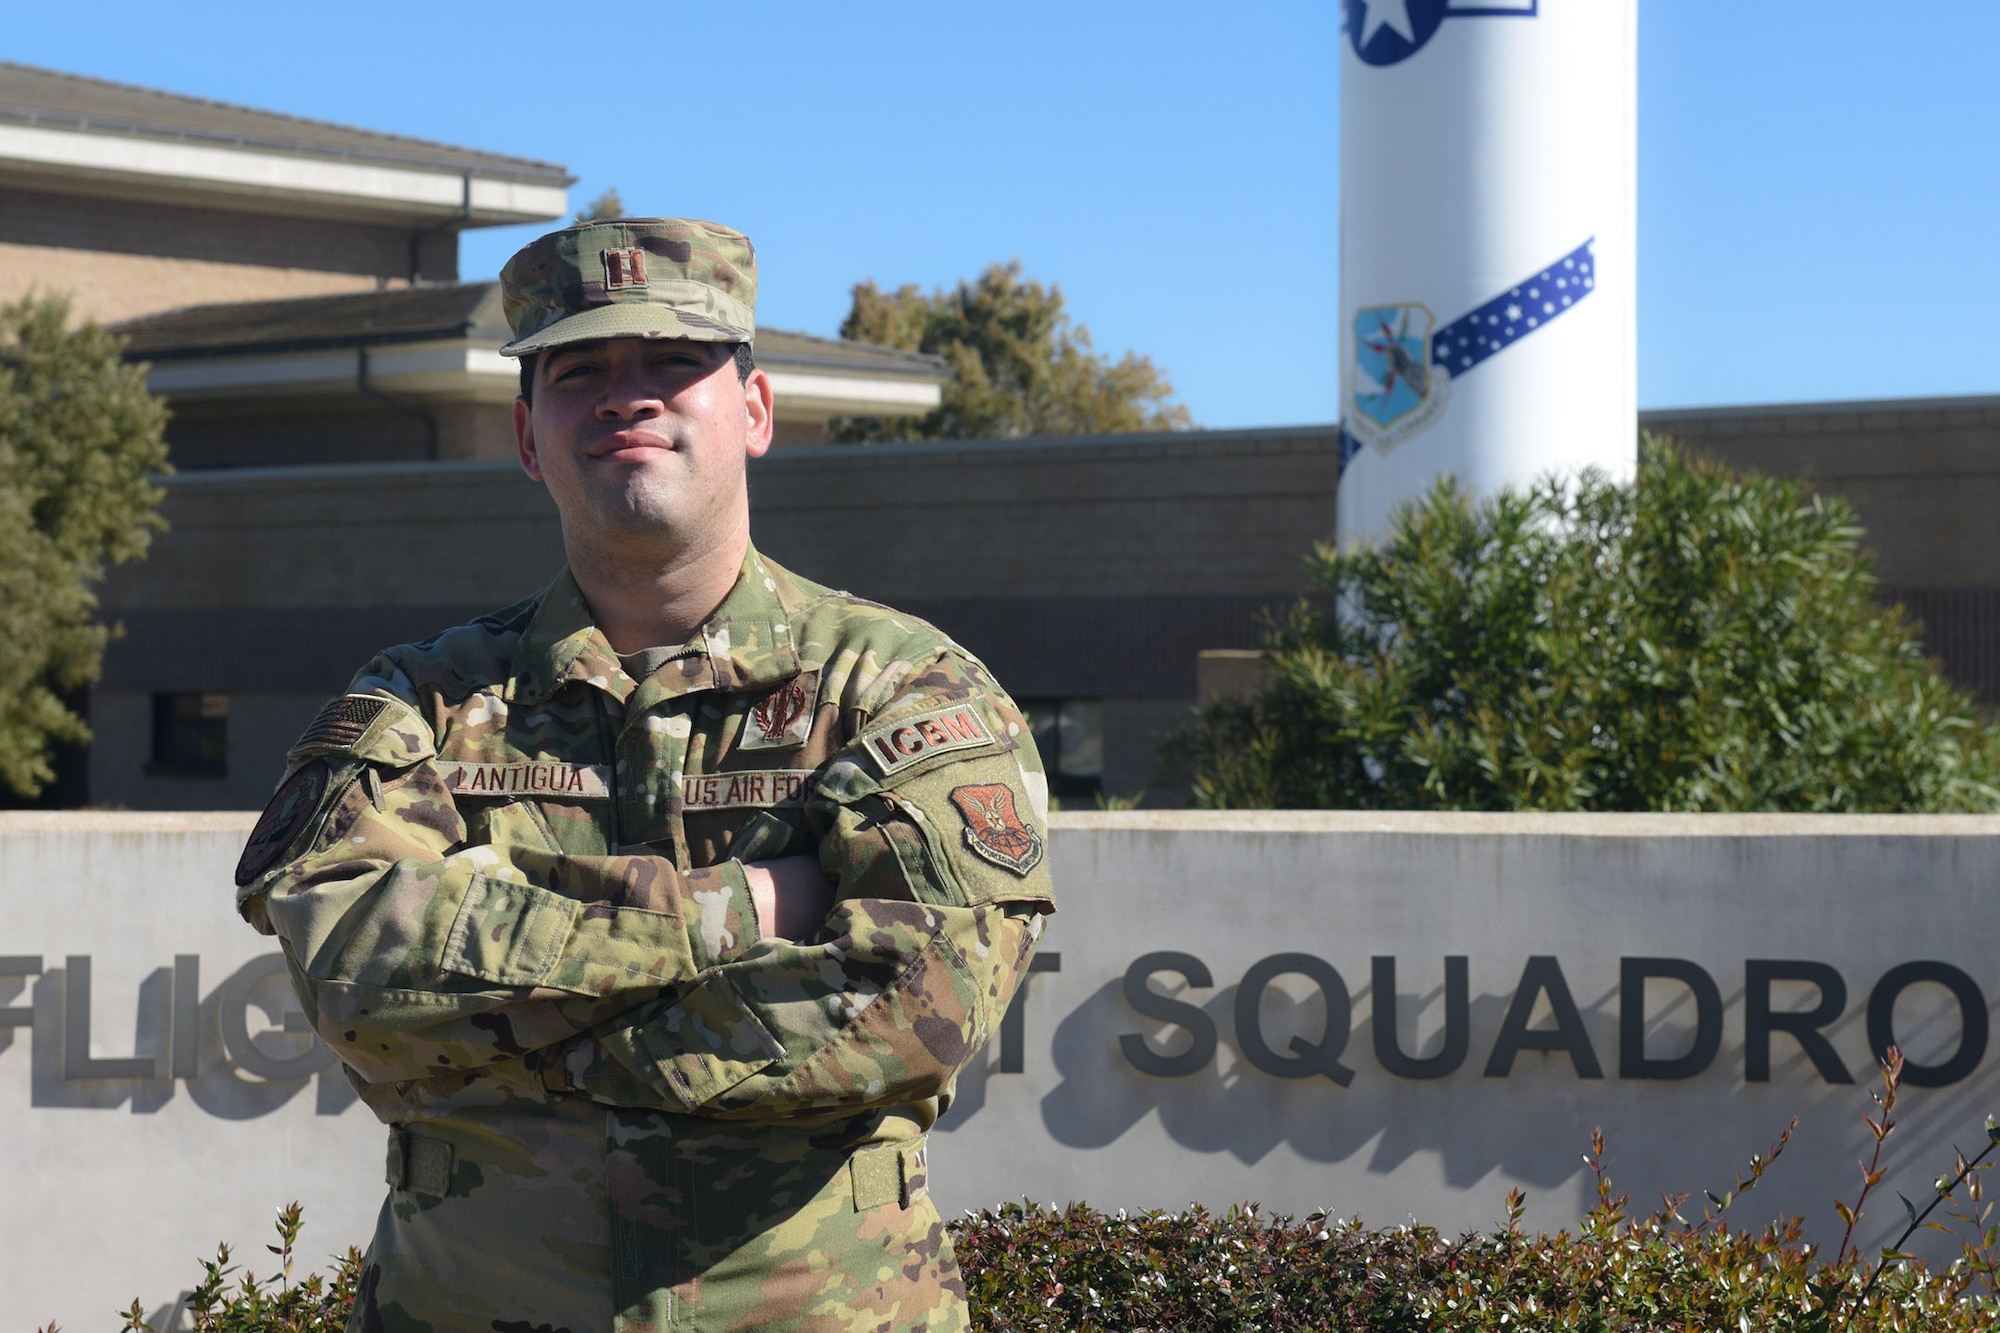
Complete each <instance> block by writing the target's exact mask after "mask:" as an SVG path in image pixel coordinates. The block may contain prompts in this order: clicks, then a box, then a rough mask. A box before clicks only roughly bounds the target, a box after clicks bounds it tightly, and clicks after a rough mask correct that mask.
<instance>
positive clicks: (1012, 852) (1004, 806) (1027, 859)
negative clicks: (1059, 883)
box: [951, 782, 1042, 878]
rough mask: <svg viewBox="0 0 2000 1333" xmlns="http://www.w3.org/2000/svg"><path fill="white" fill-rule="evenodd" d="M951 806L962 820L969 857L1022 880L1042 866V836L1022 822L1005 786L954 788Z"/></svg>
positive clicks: (1012, 796) (976, 784)
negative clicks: (969, 852)
mask: <svg viewBox="0 0 2000 1333" xmlns="http://www.w3.org/2000/svg"><path fill="white" fill-rule="evenodd" d="M951 803H952V804H953V805H955V806H957V807H958V813H959V814H960V815H962V816H964V818H965V845H966V846H967V847H969V848H971V849H972V852H973V855H975V856H977V857H979V858H980V859H981V860H984V861H991V862H992V863H993V864H994V865H996V866H999V867H1000V868H1001V869H1002V870H1005V871H1007V872H1009V873H1010V874H1015V875H1020V876H1022V877H1024V878H1025V877H1026V876H1027V874H1028V872H1029V871H1031V870H1033V869H1034V868H1035V867H1036V866H1038V865H1040V864H1041V863H1042V835H1041V834H1039V833H1037V832H1035V830H1034V829H1032V828H1030V827H1029V826H1028V825H1027V824H1026V823H1024V822H1023V821H1022V819H1021V816H1020V813H1019V811H1017V810H1016V809H1015V807H1014V789H1013V788H1012V787H1009V786H1008V785H1007V784H1006V783H1004V782H980V783H974V784H972V785H970V786H965V787H954V788H952V791H951Z"/></svg>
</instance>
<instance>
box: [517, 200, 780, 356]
mask: <svg viewBox="0 0 2000 1333" xmlns="http://www.w3.org/2000/svg"><path fill="white" fill-rule="evenodd" d="M500 287H501V296H502V300H503V303H504V305H505V308H506V312H507V326H508V327H509V328H510V329H512V330H513V331H514V341H512V342H510V343H508V344H507V345H506V346H505V347H502V348H501V349H500V354H501V355H502V356H525V355H527V354H528V353H530V352H539V351H541V350H542V349H543V348H547V347H554V346H557V345H558V344H561V343H572V342H582V341H583V340H584V339H586V338H691V339H694V340H695V341H697V342H729V343H739V342H742V343H747V342H750V341H752V340H753V339H754V338H755V337H756V333H757V320H756V314H755V311H756V306H757V251H756V249H755V247H753V246H752V245H751V244H750V238H749V237H747V236H745V235H743V233H741V232H736V231H731V230H730V229H729V228H727V227H718V226H716V225H715V224H714V223H712V222H696V221H694V220H693V219H691V218H606V219H604V220H602V221H597V222H585V223H580V224H579V225H577V226H574V227H564V228H563V229H562V230H561V231H552V232H550V233H549V234H548V235H546V236H543V237H540V238H538V239H536V240H533V241H530V242H529V243H528V244H527V245H526V246H524V247H523V248H522V249H521V250H520V251H519V252H518V253H517V254H516V255H515V256H514V257H513V258H512V259H510V260H508V261H507V267H506V268H504V269H501V270H500Z"/></svg>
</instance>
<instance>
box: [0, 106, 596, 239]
mask: <svg viewBox="0 0 2000 1333" xmlns="http://www.w3.org/2000/svg"><path fill="white" fill-rule="evenodd" d="M0 181H4V182H7V183H14V184H19V185H22V186H28V187H32V188H36V189H44V190H46V189H67V190H71V191H73V192H76V193H80V194H104V195H114V196H116V197H119V198H138V199H150V200H157V201H159V202H163V203H180V204H190V203H192V204H209V205H211V206H222V207H229V208H235V209H240V210H245V211H250V212H268V213H278V214H288V215H307V216H316V217H339V218H345V219H351V220H355V221H367V222H377V223H387V224H392V225H395V224H401V225H424V224H436V223H440V222H451V221H453V220H457V221H458V222H459V223H460V225H462V226H466V227H491V226H501V225H506V224H509V223H522V222H546V221H549V220H551V219H554V218H559V217H562V216H564V215H566V214H567V213H568V212H569V190H568V188H567V187H566V186H563V185H559V184H554V183H551V182H549V181H547V180H539V181H537V180H527V179H514V178H509V177H506V176H504V175H501V174H497V173H487V172H483V171H481V170H479V169H476V168H470V167H468V168H466V169H464V170H450V169H445V168H440V167H424V166H418V165H414V164H399V163H389V162H370V161H361V160H345V161H343V160H335V159H331V158H324V157H314V156H309V155H304V154H299V153H291V152H285V151H283V150H279V149H274V148H264V147H257V146H232V145H224V144H214V143H197V142H179V141H174V140H167V139H156V138H147V137H142V136H138V135H126V134H116V133H104V132H92V131H86V130H76V129H61V128H52V127H49V126H43V125H20V124H4V123H0Z"/></svg>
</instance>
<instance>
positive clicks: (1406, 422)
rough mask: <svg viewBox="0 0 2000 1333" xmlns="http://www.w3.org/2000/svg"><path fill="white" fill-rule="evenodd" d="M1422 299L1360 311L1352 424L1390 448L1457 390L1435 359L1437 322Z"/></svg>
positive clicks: (1366, 440)
mask: <svg viewBox="0 0 2000 1333" xmlns="http://www.w3.org/2000/svg"><path fill="white" fill-rule="evenodd" d="M1434 323H1436V321H1435V320H1434V319H1433V318H1432V317H1431V312H1430V311H1429V310H1427V309H1425V308H1424V307H1423V306H1421V305H1376V306H1363V307H1362V308H1361V309H1359V310H1357V311H1355V312H1354V364H1353V365H1351V366H1349V367H1348V390H1347V405H1348V407H1349V409H1350V411H1349V414H1348V417H1347V422H1346V424H1347V428H1348V430H1350V431H1351V432H1352V433H1353V434H1354V436H1355V438H1357V439H1358V440H1360V441H1361V442H1362V443H1363V444H1365V445H1368V446H1369V447H1370V448H1373V449H1378V450H1381V451H1382V452H1384V453H1386V452H1388V451H1389V450H1390V449H1393V448H1395V447H1396V446H1397V445H1398V444H1401V443H1402V442H1403V441H1404V440H1407V439H1409V438H1410V437H1411V436H1412V435H1415V434H1416V433H1417V432H1418V431H1420V430H1422V429H1423V428H1424V427H1425V426H1428V425H1429V424H1430V423H1431V422H1432V421H1433V420H1435V419H1436V417H1437V415H1438V413H1440V412H1442V411H1444V405H1445V401H1446V400H1447V399H1448V398H1449V397H1450V396H1451V372H1450V371H1448V370H1446V369H1445V368H1444V367H1443V366H1441V365H1434V364H1432V362H1431V326H1432V325H1433V324H1434Z"/></svg>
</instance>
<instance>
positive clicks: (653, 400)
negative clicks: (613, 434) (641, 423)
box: [597, 368, 666, 421]
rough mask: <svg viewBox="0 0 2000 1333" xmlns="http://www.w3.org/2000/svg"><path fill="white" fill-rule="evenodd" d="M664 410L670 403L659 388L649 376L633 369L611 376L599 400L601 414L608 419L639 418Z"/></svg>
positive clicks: (599, 415) (598, 413)
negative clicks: (665, 399)
mask: <svg viewBox="0 0 2000 1333" xmlns="http://www.w3.org/2000/svg"><path fill="white" fill-rule="evenodd" d="M664 411H666V403H665V402H664V401H662V399H661V398H660V393H659V390H658V389H657V388H656V387H654V385H653V384H652V383H651V382H650V381H649V380H648V378H647V377H646V376H645V375H643V374H640V373H638V372H637V371H635V370H632V369H630V368H624V369H620V370H619V371H617V372H616V373H614V374H612V375H610V376H609V377H607V378H606V380H605V383H604V392H603V393H602V394H601V395H600V396H599V397H598V400H597V415H598V418H599V419H600V420H604V421H637V420H642V419H645V418H648V417H656V416H659V415H660V414H661V413H662V412H664Z"/></svg>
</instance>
